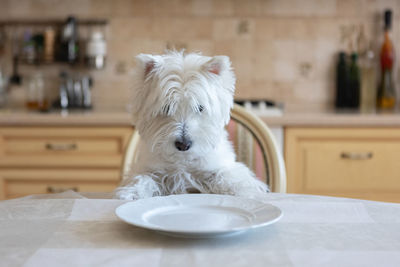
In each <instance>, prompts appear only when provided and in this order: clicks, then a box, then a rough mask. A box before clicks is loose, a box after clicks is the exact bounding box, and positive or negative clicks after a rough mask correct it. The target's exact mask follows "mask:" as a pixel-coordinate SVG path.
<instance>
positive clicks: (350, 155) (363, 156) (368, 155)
mask: <svg viewBox="0 0 400 267" xmlns="http://www.w3.org/2000/svg"><path fill="white" fill-rule="evenodd" d="M373 156H374V154H373V153H372V152H365V153H355V152H342V154H340V157H341V158H342V159H352V160H367V159H372V157H373Z"/></svg>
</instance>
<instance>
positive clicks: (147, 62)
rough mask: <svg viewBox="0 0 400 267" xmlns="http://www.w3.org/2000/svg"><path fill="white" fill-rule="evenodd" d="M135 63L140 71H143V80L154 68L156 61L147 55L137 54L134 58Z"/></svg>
mask: <svg viewBox="0 0 400 267" xmlns="http://www.w3.org/2000/svg"><path fill="white" fill-rule="evenodd" d="M136 62H137V65H138V67H139V68H140V70H141V71H143V78H144V79H145V78H146V77H147V76H148V75H149V74H150V73H151V72H152V71H153V70H154V68H155V66H156V59H155V57H154V56H152V55H149V54H139V55H137V56H136Z"/></svg>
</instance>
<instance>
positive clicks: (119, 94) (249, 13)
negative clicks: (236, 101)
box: [0, 0, 400, 107]
mask: <svg viewBox="0 0 400 267" xmlns="http://www.w3.org/2000/svg"><path fill="white" fill-rule="evenodd" d="M0 7H1V8H0V17H1V18H2V20H5V19H10V18H14V19H15V18H23V19H44V18H66V16H67V15H69V14H74V15H76V16H77V17H78V18H107V19H109V21H110V25H109V26H108V27H107V28H106V30H105V33H106V37H107V40H108V59H107V66H106V68H105V69H104V70H102V71H95V72H91V73H92V75H93V76H94V78H95V84H96V87H95V89H94V90H93V97H94V100H95V102H96V106H100V107H121V106H124V105H125V104H126V103H128V102H129V100H128V96H129V94H130V84H131V81H130V78H131V73H132V70H133V68H134V66H135V61H134V57H135V56H136V55H137V54H139V53H151V54H159V53H163V52H164V51H165V49H166V48H172V47H175V48H177V49H180V48H185V49H186V51H188V52H190V51H201V52H202V53H203V54H205V55H210V56H211V55H215V54H219V55H227V56H229V57H230V58H231V61H232V64H233V68H234V70H235V73H236V76H237V91H236V96H237V97H239V98H260V99H262V98H269V99H273V100H276V101H283V102H285V103H286V105H287V106H296V105H301V104H307V105H308V104H310V103H312V104H313V105H316V106H330V105H332V103H333V100H334V79H335V64H336V59H337V53H338V51H340V50H344V51H346V52H351V49H356V45H354V44H353V45H350V40H353V42H354V39H355V36H356V34H355V33H353V34H352V35H351V36H350V37H349V36H347V35H348V34H347V32H349V31H358V29H359V28H360V27H361V26H363V27H364V30H365V34H366V36H367V38H368V39H369V40H373V41H374V43H373V47H374V49H375V51H378V50H379V47H380V45H381V37H382V27H383V26H382V25H383V17H382V16H383V10H384V9H385V8H391V9H392V10H393V11H394V23H393V41H394V43H395V44H398V43H400V26H398V25H400V15H399V14H398V10H400V1H399V0H324V1H321V0H285V1H282V0H247V1H244V0H113V1H111V0H69V1H65V0H18V1H16V0H0ZM10 31H13V30H12V29H9V30H8V32H10ZM17 31H18V32H20V33H22V31H21V30H19V29H18V30H17ZM88 32H89V30H88V29H84V28H81V29H80V33H81V35H82V36H83V38H87V36H88ZM7 47H8V48H7V51H10V48H9V45H8V46H7ZM6 58H8V63H7V64H6V66H5V69H6V70H8V71H9V72H10V71H11V64H10V62H11V56H10V55H8V56H7V57H6ZM22 70H23V71H25V69H24V68H22ZM59 70H60V67H58V66H55V67H54V69H52V70H49V69H45V70H44V72H46V73H47V74H49V75H57V73H58V72H59ZM26 71H27V73H29V70H26ZM397 72H399V71H397ZM398 74H399V75H400V73H398ZM399 88H400V87H399Z"/></svg>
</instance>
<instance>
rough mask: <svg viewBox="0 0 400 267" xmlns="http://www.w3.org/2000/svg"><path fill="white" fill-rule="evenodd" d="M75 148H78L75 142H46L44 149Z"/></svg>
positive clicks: (61, 149) (68, 149) (65, 149)
mask: <svg viewBox="0 0 400 267" xmlns="http://www.w3.org/2000/svg"><path fill="white" fill-rule="evenodd" d="M77 148H78V145H77V144H76V143H70V144H52V143H47V144H46V149H47V150H51V151H72V150H76V149H77Z"/></svg>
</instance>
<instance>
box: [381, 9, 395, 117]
mask: <svg viewBox="0 0 400 267" xmlns="http://www.w3.org/2000/svg"><path fill="white" fill-rule="evenodd" d="M391 26H392V11H391V10H386V11H385V28H384V30H385V37H384V42H383V44H382V48H381V54H380V57H381V78H380V82H379V86H378V95H377V101H376V104H377V107H378V108H381V109H392V108H394V106H395V104H396V89H395V86H394V81H393V65H394V59H395V52H394V48H393V44H392V41H391V38H390V29H391Z"/></svg>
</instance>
